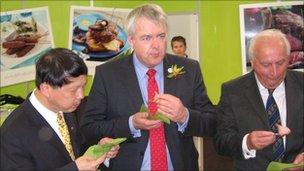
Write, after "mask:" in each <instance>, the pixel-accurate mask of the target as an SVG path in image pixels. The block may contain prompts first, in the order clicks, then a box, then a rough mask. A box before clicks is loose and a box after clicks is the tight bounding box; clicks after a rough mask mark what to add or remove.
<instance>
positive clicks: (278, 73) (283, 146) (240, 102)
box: [215, 30, 304, 170]
mask: <svg viewBox="0 0 304 171" xmlns="http://www.w3.org/2000/svg"><path fill="white" fill-rule="evenodd" d="M289 54H290V44H289V42H288V40H287V39H286V37H285V35H284V34H282V33H281V32H280V31H279V30H265V31H262V32H260V33H258V34H257V35H256V36H255V37H254V38H253V39H252V40H251V43H250V47H249V56H250V59H251V63H252V68H253V71H252V72H250V73H248V74H246V75H244V76H241V77H239V78H237V79H234V80H232V81H229V82H227V83H224V84H223V85H222V95H221V99H220V102H219V109H218V120H217V121H218V122H217V133H216V136H215V145H216V149H217V151H218V153H219V154H222V155H229V156H234V158H235V169H236V170H266V168H267V166H268V164H269V163H270V162H271V161H278V162H285V163H291V162H294V163H300V162H303V155H304V153H303V151H304V140H303V139H304V125H303V124H304V120H303V119H304V117H303V109H304V106H303V104H304V101H303V80H304V75H303V72H297V71H288V62H289V60H288V59H289V58H288V56H289ZM284 127H285V128H284ZM286 127H288V128H289V129H290V131H291V132H290V133H289V134H288V131H287V133H283V132H284V131H283V132H282V129H281V128H283V129H287V128H286ZM287 130H288V129H287Z"/></svg>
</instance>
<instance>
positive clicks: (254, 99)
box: [245, 72, 270, 129]
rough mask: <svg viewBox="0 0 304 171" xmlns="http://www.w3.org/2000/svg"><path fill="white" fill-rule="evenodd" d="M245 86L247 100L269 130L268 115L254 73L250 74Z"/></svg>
mask: <svg viewBox="0 0 304 171" xmlns="http://www.w3.org/2000/svg"><path fill="white" fill-rule="evenodd" d="M245 85H246V90H245V93H246V98H247V99H248V101H249V102H250V104H251V105H252V107H253V108H254V110H255V111H256V113H257V115H258V116H259V117H260V119H261V120H262V122H263V123H264V124H265V125H266V127H267V128H269V124H268V118H267V114H266V111H265V108H264V104H263V100H262V97H261V94H260V91H259V89H258V86H257V82H256V80H255V76H254V73H253V72H251V73H250V75H249V79H248V80H247V82H246V83H245ZM269 129H270V128H269Z"/></svg>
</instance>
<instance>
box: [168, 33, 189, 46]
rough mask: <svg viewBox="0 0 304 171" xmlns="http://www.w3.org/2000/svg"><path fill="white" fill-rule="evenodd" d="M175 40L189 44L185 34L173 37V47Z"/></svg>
mask: <svg viewBox="0 0 304 171" xmlns="http://www.w3.org/2000/svg"><path fill="white" fill-rule="evenodd" d="M173 42H183V43H184V45H185V46H187V43H186V39H185V38H184V37H183V36H175V37H173V38H172V39H171V47H172V48H173Z"/></svg>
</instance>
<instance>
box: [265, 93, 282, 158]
mask: <svg viewBox="0 0 304 171" xmlns="http://www.w3.org/2000/svg"><path fill="white" fill-rule="evenodd" d="M268 92H269V96H268V99H267V103H266V112H267V114H268V121H269V126H270V129H271V131H273V132H274V133H277V132H278V128H277V126H276V124H279V125H281V119H280V113H279V108H278V106H277V104H276V102H275V100H274V98H273V92H274V90H268ZM272 149H273V160H274V161H281V159H282V158H283V155H284V151H285V149H284V144H283V138H282V137H280V136H276V139H275V143H274V145H273V147H272Z"/></svg>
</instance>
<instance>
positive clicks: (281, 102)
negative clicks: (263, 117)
mask: <svg viewBox="0 0 304 171" xmlns="http://www.w3.org/2000/svg"><path fill="white" fill-rule="evenodd" d="M255 78H256V80H257V85H258V88H259V92H260V94H261V97H262V100H263V103H264V107H265V109H266V102H267V98H268V96H269V93H268V89H267V88H265V87H264V86H263V85H262V84H261V82H260V81H259V80H258V78H257V77H256V76H255ZM273 97H274V99H275V101H276V103H277V106H278V108H279V113H280V118H281V124H282V126H286V115H287V114H286V94H285V82H284V81H283V82H282V83H281V84H280V85H279V86H278V87H277V88H276V89H275V90H274V92H273ZM248 135H249V134H246V135H245V136H244V137H243V141H242V149H243V156H244V158H245V159H249V158H254V157H255V156H256V150H254V149H253V150H249V149H248V147H247V137H248ZM283 144H284V147H286V136H284V137H283Z"/></svg>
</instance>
